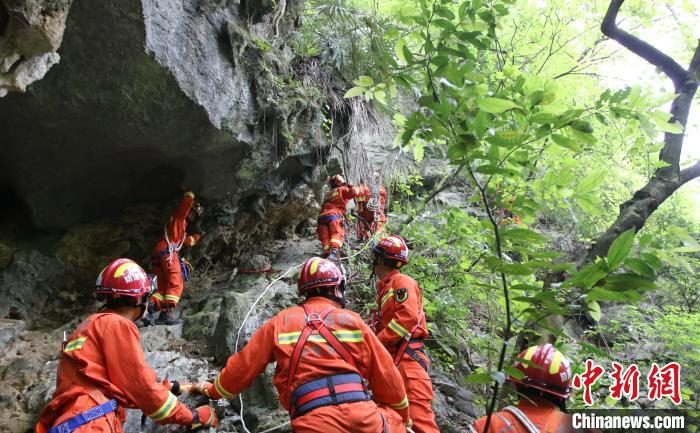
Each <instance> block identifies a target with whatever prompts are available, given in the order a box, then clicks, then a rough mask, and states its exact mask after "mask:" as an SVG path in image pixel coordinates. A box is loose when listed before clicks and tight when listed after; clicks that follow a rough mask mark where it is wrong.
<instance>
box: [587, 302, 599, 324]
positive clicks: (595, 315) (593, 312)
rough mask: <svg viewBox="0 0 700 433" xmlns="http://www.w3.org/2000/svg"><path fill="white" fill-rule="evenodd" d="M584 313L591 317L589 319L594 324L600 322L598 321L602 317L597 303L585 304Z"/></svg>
mask: <svg viewBox="0 0 700 433" xmlns="http://www.w3.org/2000/svg"><path fill="white" fill-rule="evenodd" d="M586 311H588V315H589V316H591V319H593V320H594V321H596V322H600V319H601V318H602V317H603V314H602V313H601V311H600V304H599V303H598V302H597V301H588V302H586Z"/></svg>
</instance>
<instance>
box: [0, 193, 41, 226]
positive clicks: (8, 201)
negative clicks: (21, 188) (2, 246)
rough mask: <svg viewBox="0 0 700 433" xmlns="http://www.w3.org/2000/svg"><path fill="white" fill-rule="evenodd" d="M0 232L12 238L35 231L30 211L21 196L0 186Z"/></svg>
mask: <svg viewBox="0 0 700 433" xmlns="http://www.w3.org/2000/svg"><path fill="white" fill-rule="evenodd" d="M0 230H2V232H3V233H4V234H13V235H14V236H18V235H19V236H21V235H28V234H34V233H35V232H36V231H37V228H36V226H35V225H34V222H33V221H32V211H31V209H30V208H29V206H28V205H27V203H26V202H25V201H24V199H22V197H21V195H20V194H18V193H17V191H15V189H14V188H12V187H10V186H8V185H0Z"/></svg>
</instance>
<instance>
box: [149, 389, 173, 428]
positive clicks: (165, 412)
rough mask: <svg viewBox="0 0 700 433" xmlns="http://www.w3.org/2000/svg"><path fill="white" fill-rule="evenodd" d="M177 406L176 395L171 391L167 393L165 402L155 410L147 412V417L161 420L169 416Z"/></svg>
mask: <svg viewBox="0 0 700 433" xmlns="http://www.w3.org/2000/svg"><path fill="white" fill-rule="evenodd" d="M175 406H177V397H175V396H174V395H173V393H171V392H169V393H168V398H167V400H165V403H163V405H162V406H161V407H160V408H159V409H158V410H157V411H155V412H153V413H150V414H148V417H149V418H153V420H154V421H163V420H164V419H165V418H167V417H169V416H170V414H171V413H172V412H173V410H174V409H175Z"/></svg>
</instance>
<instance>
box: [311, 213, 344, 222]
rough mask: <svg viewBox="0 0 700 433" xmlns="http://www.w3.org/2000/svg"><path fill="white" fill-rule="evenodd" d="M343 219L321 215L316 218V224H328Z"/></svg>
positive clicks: (338, 216) (339, 216)
mask: <svg viewBox="0 0 700 433" xmlns="http://www.w3.org/2000/svg"><path fill="white" fill-rule="evenodd" d="M339 219H345V218H344V217H343V216H342V215H321V216H319V217H318V220H317V222H318V223H319V224H328V223H330V222H332V221H335V220H339Z"/></svg>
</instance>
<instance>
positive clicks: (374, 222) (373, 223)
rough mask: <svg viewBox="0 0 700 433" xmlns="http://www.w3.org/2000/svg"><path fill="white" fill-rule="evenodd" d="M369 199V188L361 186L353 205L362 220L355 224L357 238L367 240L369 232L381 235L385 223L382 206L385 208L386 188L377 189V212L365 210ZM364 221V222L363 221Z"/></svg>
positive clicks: (370, 193)
mask: <svg viewBox="0 0 700 433" xmlns="http://www.w3.org/2000/svg"><path fill="white" fill-rule="evenodd" d="M370 198H372V191H371V190H370V189H369V187H367V186H365V185H362V186H361V187H360V193H359V194H358V195H357V197H355V203H357V214H358V215H359V216H360V218H362V220H359V221H358V222H357V227H358V231H359V233H358V237H359V238H360V239H361V240H362V239H369V231H370V230H371V231H372V232H374V233H381V232H382V231H383V229H384V224H386V222H387V218H386V215H385V214H384V206H386V188H384V187H383V186H382V187H380V189H379V202H380V206H381V208H380V209H379V210H378V211H377V212H374V211H371V210H369V209H367V203H368V202H369V200H370ZM363 220H364V221H363Z"/></svg>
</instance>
